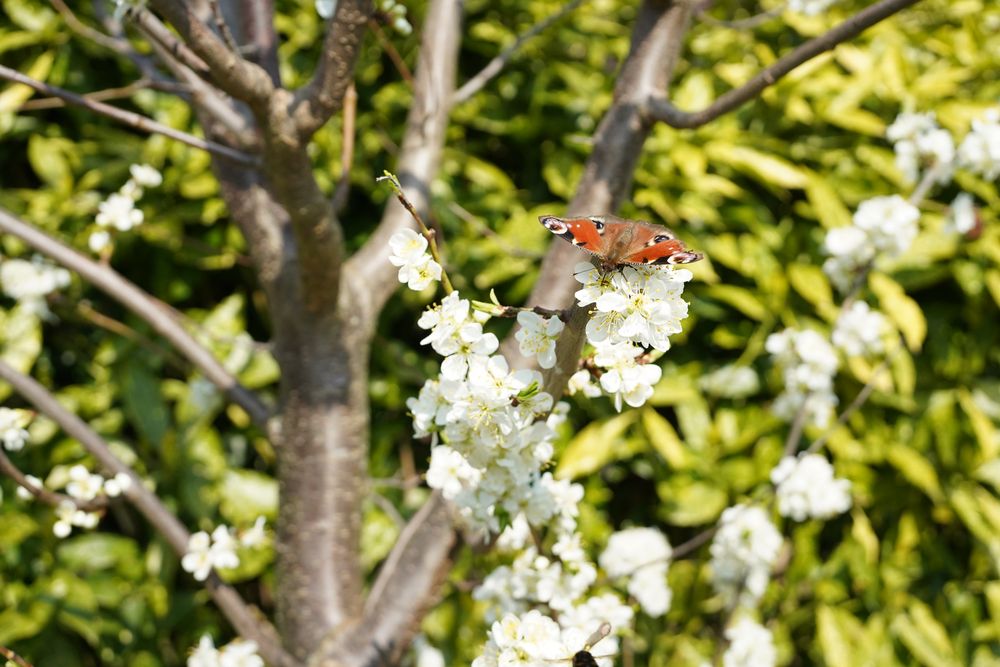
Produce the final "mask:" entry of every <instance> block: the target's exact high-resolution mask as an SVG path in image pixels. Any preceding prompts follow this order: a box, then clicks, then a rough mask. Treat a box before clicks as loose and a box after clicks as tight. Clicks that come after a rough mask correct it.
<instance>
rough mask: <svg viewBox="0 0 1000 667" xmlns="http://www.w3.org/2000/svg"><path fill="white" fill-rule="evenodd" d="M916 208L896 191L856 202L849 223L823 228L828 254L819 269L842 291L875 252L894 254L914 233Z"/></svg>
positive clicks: (849, 285) (906, 244)
mask: <svg viewBox="0 0 1000 667" xmlns="http://www.w3.org/2000/svg"><path fill="white" fill-rule="evenodd" d="M919 219H920V211H919V210H918V209H917V207H916V206H914V205H913V204H911V203H910V202H908V201H906V200H905V199H903V198H902V197H900V196H899V195H891V196H887V197H873V198H871V199H867V200H865V201H863V202H861V204H860V205H859V206H858V209H857V211H855V213H854V217H853V224H851V225H848V226H847V227H835V228H833V229H831V230H830V231H829V232H827V235H826V240H825V241H824V249H825V251H826V253H827V254H828V255H829V257H828V258H827V260H826V261H825V262H824V263H823V271H824V272H826V274H827V275H828V276H829V277H830V280H831V281H832V282H833V284H834V285H836V286H837V288H838V289H840V290H841V291H843V292H846V291H848V290H850V289H851V287H852V286H853V285H854V282H855V280H856V279H857V278H858V277H859V276H861V275H863V272H864V270H865V269H866V267H868V266H870V265H871V263H872V262H873V261H874V260H875V258H876V257H877V256H878V255H879V254H884V255H885V256H888V257H896V256H899V255H901V254H903V253H904V252H906V251H907V249H909V247H910V245H911V244H912V243H913V240H914V239H915V238H916V237H917V221H918V220H919Z"/></svg>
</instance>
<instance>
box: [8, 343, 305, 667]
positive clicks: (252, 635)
mask: <svg viewBox="0 0 1000 667" xmlns="http://www.w3.org/2000/svg"><path fill="white" fill-rule="evenodd" d="M0 379H2V380H5V381H6V382H9V383H10V384H11V385H12V386H13V387H14V390H15V391H16V392H17V393H18V394H20V395H21V396H22V397H24V399H25V400H27V401H28V402H29V403H31V404H32V405H34V406H35V408H36V409H37V410H38V411H39V412H41V413H42V414H44V415H46V416H48V417H49V418H50V419H52V420H53V421H54V422H55V423H56V424H58V425H59V426H60V427H61V428H62V430H63V431H64V432H65V433H66V435H68V436H70V437H71V438H74V439H76V440H78V441H79V442H80V444H81V445H83V448H84V449H86V450H87V452H88V453H89V454H90V455H91V456H93V457H94V458H95V459H96V460H97V462H98V463H99V464H100V465H101V466H103V467H104V468H105V469H107V470H109V471H110V472H112V473H114V474H115V475H118V474H124V475H128V477H129V478H130V479H131V480H132V483H131V484H130V485H129V486H128V488H126V489H125V490H124V491H123V492H122V495H124V496H125V498H127V499H128V500H129V502H131V503H132V505H134V506H135V508H136V509H137V510H138V511H139V512H140V513H141V514H142V515H143V516H144V517H146V520H147V521H149V523H150V524H151V525H152V526H153V527H154V528H156V530H157V531H158V532H159V533H160V534H161V535H163V537H164V538H165V539H166V540H167V542H168V543H169V544H170V546H171V548H172V549H173V550H174V552H175V553H176V554H177V555H178V556H183V555H184V554H185V553H186V552H187V545H188V538H189V537H190V535H189V533H188V531H187V528H185V527H184V525H183V524H181V522H180V521H178V520H177V517H175V516H174V515H173V514H172V513H171V512H170V510H169V509H167V507H166V506H165V505H164V504H163V502H162V501H161V500H160V499H159V498H158V497H157V496H156V495H155V494H154V493H153V492H152V491H150V490H149V489H148V488H147V487H146V485H145V483H144V481H143V479H142V478H141V477H139V475H137V474H136V473H135V471H133V470H132V469H131V468H129V467H128V466H127V465H125V464H124V463H122V462H121V461H120V460H119V459H118V458H117V457H116V456H115V455H114V454H112V453H111V449H110V448H109V447H108V443H107V442H105V441H104V439H103V438H102V437H101V436H99V435H98V434H97V433H96V432H95V431H94V430H93V429H91V428H90V426H89V425H88V424H87V423H86V422H85V421H83V420H82V419H80V418H79V417H77V416H76V415H75V414H73V413H72V412H70V411H69V410H67V409H66V408H64V407H63V406H62V404H61V403H59V401H58V400H56V397H55V396H53V395H52V394H51V393H49V391H48V390H47V389H46V388H45V387H43V386H42V385H41V384H39V383H38V382H37V381H35V380H34V379H33V378H31V377H29V376H27V375H24V374H22V373H19V372H17V371H16V370H14V369H13V368H11V367H10V366H8V365H7V364H6V363H5V362H4V361H0ZM206 586H207V588H208V590H209V591H210V592H211V594H212V597H213V598H214V600H215V603H216V604H217V605H218V606H219V609H220V610H222V613H223V614H225V616H226V618H227V619H229V622H230V623H232V625H233V627H234V628H235V629H236V631H237V632H238V633H239V634H240V636H242V637H245V638H247V639H251V640H253V641H255V642H257V646H258V647H259V648H260V652H261V654H262V655H263V656H264V658H265V659H266V660H267V661H268V662H270V663H272V664H273V665H281V666H287V667H291V665H292V664H293V662H292V660H291V658H290V657H289V656H288V654H287V653H286V652H285V651H284V649H283V648H282V647H281V641H280V639H279V638H278V635H277V633H276V632H275V630H274V628H273V627H272V626H271V625H270V623H268V622H267V620H266V619H264V618H263V616H262V615H261V614H259V613H257V612H255V611H254V610H253V609H252V608H251V607H250V606H249V605H247V603H246V602H245V601H244V600H243V599H242V598H241V597H240V595H239V593H237V592H236V590H235V589H234V588H232V587H231V586H228V585H226V584H224V583H222V582H221V581H220V580H219V579H218V577H217V576H215V575H214V574H213V576H212V577H210V578H209V580H208V581H207V582H206Z"/></svg>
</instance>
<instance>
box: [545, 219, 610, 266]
mask: <svg viewBox="0 0 1000 667" xmlns="http://www.w3.org/2000/svg"><path fill="white" fill-rule="evenodd" d="M538 221H539V222H541V223H542V224H543V225H545V228H546V229H548V230H549V231H550V232H552V233H553V234H555V235H556V236H560V237H562V238H564V239H566V240H567V241H569V242H570V243H572V244H573V245H575V246H576V247H577V248H582V249H584V250H586V251H587V252H592V253H594V254H595V255H600V256H602V257H603V256H604V247H605V246H604V230H605V225H604V222H603V219H602V218H601V217H600V216H590V217H585V218H557V217H556V216H554V215H542V216H539V217H538Z"/></svg>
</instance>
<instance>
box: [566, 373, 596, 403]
mask: <svg viewBox="0 0 1000 667" xmlns="http://www.w3.org/2000/svg"><path fill="white" fill-rule="evenodd" d="M566 391H567V392H568V393H569V395H570V396H574V395H576V394H583V395H584V396H586V397H587V398H595V397H597V396H600V395H601V387H600V386H599V385H598V384H596V383H595V382H594V378H593V376H592V375H591V373H590V371H588V370H580V371H577V372H575V373H573V375H571V376H570V378H569V382H568V383H567V384H566Z"/></svg>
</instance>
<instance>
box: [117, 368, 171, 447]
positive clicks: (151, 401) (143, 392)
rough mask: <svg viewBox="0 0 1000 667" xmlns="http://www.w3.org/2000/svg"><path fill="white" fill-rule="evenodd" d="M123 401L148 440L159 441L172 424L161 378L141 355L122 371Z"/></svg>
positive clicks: (131, 420) (133, 422)
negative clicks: (161, 391) (161, 390)
mask: <svg viewBox="0 0 1000 667" xmlns="http://www.w3.org/2000/svg"><path fill="white" fill-rule="evenodd" d="M121 382H122V401H123V402H124V404H125V413H126V414H127V415H128V417H129V421H130V422H132V424H133V425H135V427H136V428H137V429H138V430H139V432H140V433H141V434H142V436H143V438H145V439H146V441H147V442H150V443H153V444H159V443H160V442H161V441H162V440H163V438H164V436H165V435H166V433H167V428H168V427H169V419H170V416H169V411H168V410H167V405H166V403H165V402H164V400H163V397H162V396H161V395H160V386H159V380H158V379H157V378H156V376H155V375H154V374H153V371H152V370H151V369H150V368H149V366H147V365H146V364H145V363H144V362H143V361H142V360H141V359H140V358H136V357H133V358H130V359H129V360H127V361H126V362H125V365H124V367H123V368H122V373H121Z"/></svg>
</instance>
